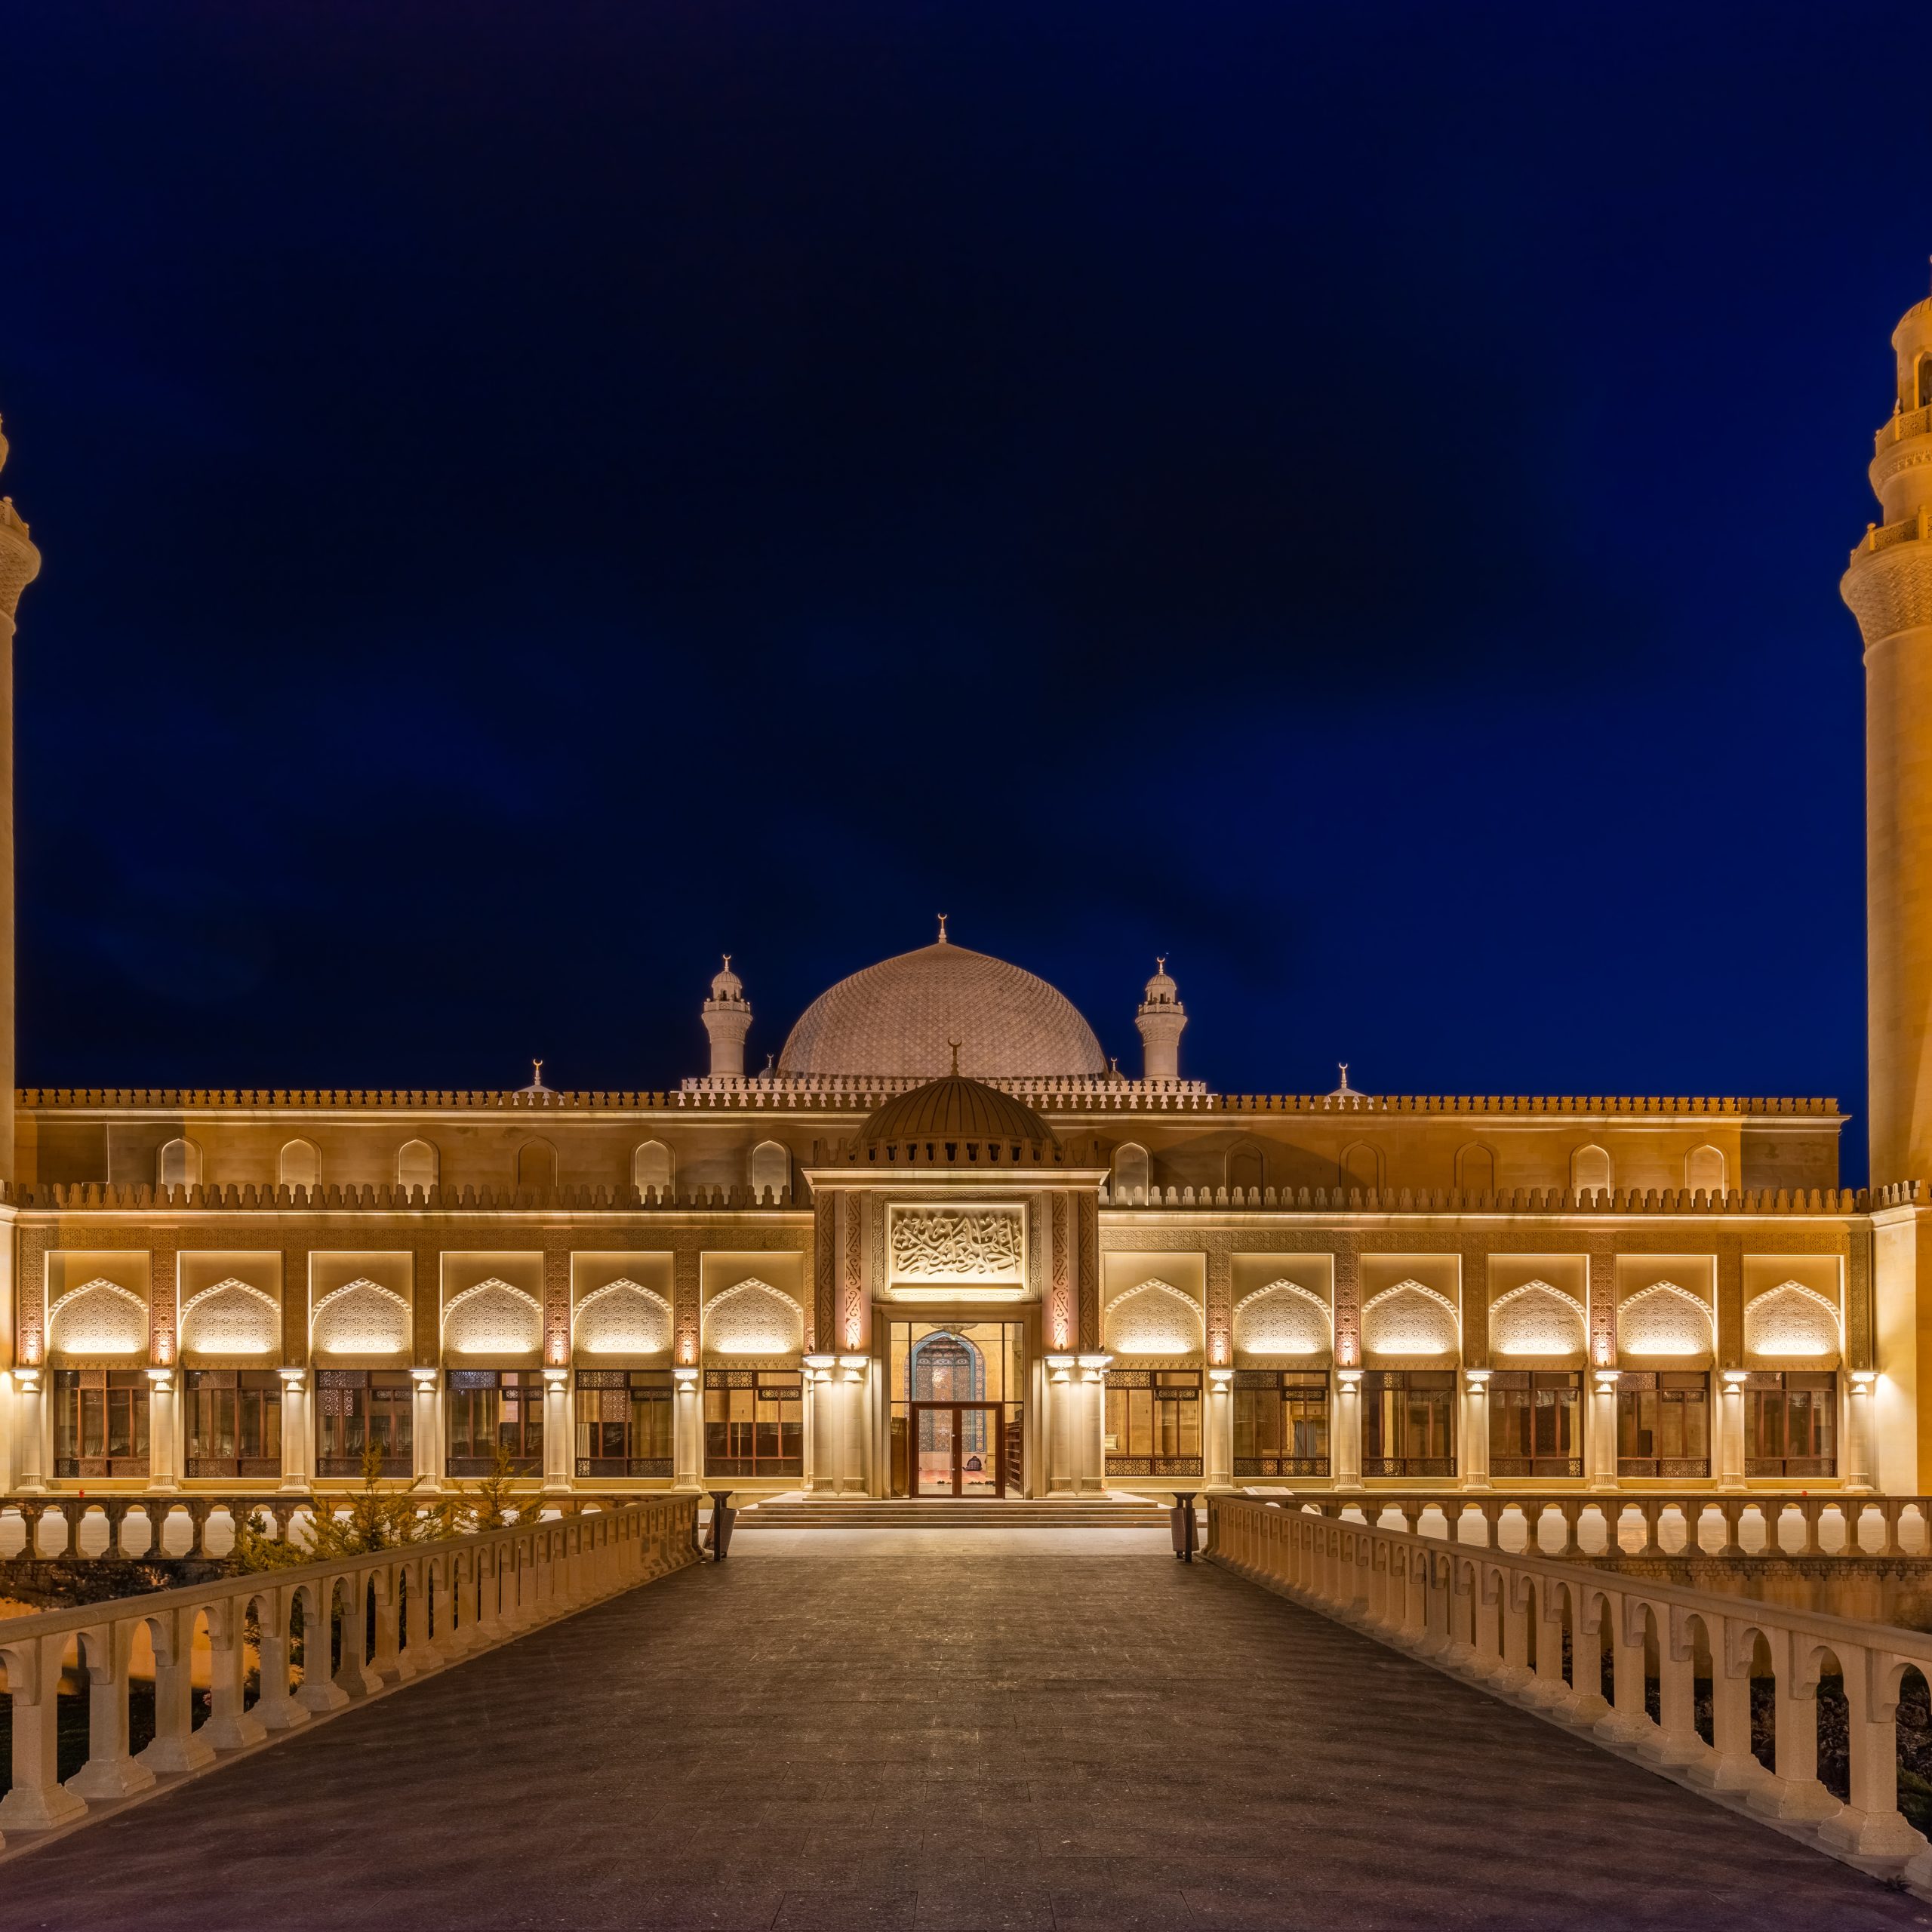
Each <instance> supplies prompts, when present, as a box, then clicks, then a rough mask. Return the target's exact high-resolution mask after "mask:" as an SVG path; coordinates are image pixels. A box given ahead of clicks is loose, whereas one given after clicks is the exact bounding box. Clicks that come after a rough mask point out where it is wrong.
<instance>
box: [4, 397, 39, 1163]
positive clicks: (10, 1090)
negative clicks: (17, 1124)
mask: <svg viewBox="0 0 1932 1932" xmlns="http://www.w3.org/2000/svg"><path fill="white" fill-rule="evenodd" d="M6 463H7V438H6V436H5V434H4V433H0V469H5V467H6ZM39 572H40V552H38V550H36V549H35V548H34V547H33V545H32V543H31V542H30V541H29V540H28V537H27V527H26V525H25V524H24V523H23V522H22V521H21V520H20V516H19V515H18V513H17V512H16V511H15V509H14V500H13V499H12V497H0V1180H4V1181H5V1182H7V1183H9V1184H10V1185H11V1183H12V1180H13V1178H14V611H15V609H16V608H17V607H18V605H19V604H20V592H22V591H23V590H24V589H26V587H27V586H28V585H29V584H30V583H32V581H33V580H34V579H35V577H37V576H38V574H39Z"/></svg>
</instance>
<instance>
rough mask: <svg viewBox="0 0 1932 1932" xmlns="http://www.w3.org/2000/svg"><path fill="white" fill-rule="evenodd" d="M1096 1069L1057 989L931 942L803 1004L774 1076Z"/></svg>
mask: <svg viewBox="0 0 1932 1932" xmlns="http://www.w3.org/2000/svg"><path fill="white" fill-rule="evenodd" d="M955 1040H957V1041H958V1042H959V1065H958V1071H959V1072H961V1073H964V1074H967V1075H971V1077H973V1078H977V1079H980V1080H995V1079H1017V1078H1026V1077H1029V1076H1032V1075H1043V1074H1085V1075H1091V1074H1097V1073H1103V1072H1106V1064H1107V1063H1106V1059H1105V1057H1103V1055H1102V1054H1101V1051H1100V1041H1098V1040H1097V1039H1096V1038H1094V1029H1093V1028H1092V1027H1091V1026H1088V1023H1086V1021H1085V1020H1083V1019H1081V1017H1080V1015H1079V1013H1078V1011H1076V1009H1075V1007H1074V1005H1073V1003H1072V1001H1070V1000H1069V999H1068V998H1067V997H1066V995H1065V994H1064V993H1062V992H1058V991H1057V990H1056V989H1054V988H1053V987H1051V986H1048V984H1047V983H1046V981H1045V980H1041V979H1036V978H1035V977H1034V976H1033V975H1032V974H1031V973H1025V972H1022V971H1020V968H1018V967H1017V966H1009V965H1008V964H1007V963H1006V961H1004V960H1003V959H992V958H988V957H987V955H986V954H985V953H983V952H974V951H973V950H972V949H971V948H970V947H968V946H953V945H951V944H949V943H948V942H947V941H946V940H940V941H939V943H937V945H935V946H921V948H920V949H918V952H902V953H900V955H899V956H898V957H897V958H896V959H882V960H881V961H879V963H878V964H877V965H876V966H868V967H867V968H866V969H865V971H863V972H862V973H854V974H853V975H852V977H851V978H850V979H849V980H840V981H839V983H838V985H836V986H833V987H831V988H829V989H828V990H826V992H822V993H820V995H819V996H818V998H817V999H815V1000H814V1001H812V1003H811V1005H810V1006H808V1007H807V1008H805V1011H804V1014H803V1015H802V1016H801V1017H800V1019H799V1021H798V1025H797V1026H794V1027H793V1028H792V1034H791V1038H789V1039H788V1040H787V1041H786V1042H785V1051H783V1053H782V1054H780V1055H779V1057H778V1068H779V1071H780V1072H781V1073H792V1074H805V1075H824V1074H839V1073H844V1074H862V1075H872V1076H874V1077H877V1078H887V1079H902V1078H903V1079H912V1080H936V1079H937V1078H940V1075H943V1074H945V1073H946V1072H949V1070H951V1069H952V1046H951V1044H950V1043H951V1042H952V1041H955Z"/></svg>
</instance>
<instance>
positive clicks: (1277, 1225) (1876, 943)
mask: <svg viewBox="0 0 1932 1932" xmlns="http://www.w3.org/2000/svg"><path fill="white" fill-rule="evenodd" d="M1893 340H1894V348H1895V349H1896V350H1897V395H1896V398H1895V404H1894V411H1893V412H1892V414H1891V416H1890V420H1888V421H1887V423H1886V424H1885V426H1884V428H1883V429H1881V430H1880V431H1879V432H1878V438H1877V453H1876V456H1875V460H1874V461H1873V463H1872V483H1873V486H1874V488H1875V491H1877V494H1878V497H1879V500H1880V502H1881V506H1882V521H1880V522H1878V523H1876V524H1875V525H1873V526H1872V528H1871V529H1869V531H1868V532H1867V533H1866V537H1864V539H1863V541H1862V542H1861V543H1860V545H1859V546H1858V548H1857V550H1856V551H1855V552H1854V554H1853V556H1852V560H1851V563H1850V568H1849V569H1848V571H1847V573H1846V574H1845V577H1844V585H1843V590H1844V598H1845V601H1847V604H1848V605H1850V608H1851V609H1852V611H1854V614H1855V615H1856V616H1857V620H1858V622H1859V624H1860V627H1861V629H1862V631H1863V637H1864V643H1865V652H1866V677H1867V689H1868V705H1869V736H1868V755H1867V786H1868V804H1869V854H1868V884H1869V949H1870V976H1871V1020H1870V1027H1871V1047H1870V1061H1871V1064H1870V1072H1871V1097H1870V1109H1871V1120H1870V1126H1871V1134H1870V1140H1871V1148H1872V1180H1873V1183H1874V1185H1873V1186H1872V1188H1870V1189H1858V1190H1856V1191H1854V1190H1853V1189H1849V1188H1847V1187H1844V1186H1841V1184H1840V1176H1839V1171H1838V1141H1839V1136H1840V1134H1841V1131H1842V1129H1843V1128H1844V1124H1845V1118H1846V1117H1845V1116H1844V1115H1843V1114H1841V1112H1840V1111H1839V1109H1838V1106H1837V1104H1836V1103H1835V1102H1834V1101H1832V1100H1826V1099H1819V1098H1804V1097H1796V1098H1792V1097H1785V1098H1755V1097H1752V1098H1735V1097H1721V1098H1695V1097H1672V1096H1664V1097H1622V1096H1616V1097H1613V1096H1606V1095H1597V1094H1567V1095H1537V1096H1532V1097H1521V1096H1515V1097H1512V1096H1501V1097H1499V1096H1494V1095H1491V1096H1482V1095H1477V1096H1468V1095H1463V1096H1423V1095H1389V1094H1370V1093H1364V1092H1359V1091H1356V1090H1355V1088H1353V1087H1352V1085H1351V1084H1349V1081H1348V1079H1347V1078H1346V1072H1344V1074H1343V1078H1342V1079H1341V1081H1340V1083H1339V1084H1338V1085H1337V1087H1336V1088H1335V1089H1334V1091H1331V1092H1328V1093H1324V1094H1217V1093H1211V1092H1210V1091H1207V1088H1205V1087H1204V1085H1203V1084H1202V1083H1201V1082H1199V1081H1195V1080H1191V1079H1189V1078H1186V1076H1185V1075H1184V1073H1183V1063H1184V1057H1185V1056H1184V1051H1183V1044H1184V1041H1185V1038H1186V1027H1187V1023H1188V1014H1187V1009H1186V1005H1185V1004H1184V1003H1183V999H1182V997H1181V992H1180V986H1179V985H1178V984H1177V980H1176V978H1175V977H1174V976H1173V975H1171V974H1169V973H1168V971H1167V970H1166V964H1165V962H1164V961H1163V962H1161V963H1160V964H1158V966H1157V968H1156V970H1155V973H1154V974H1153V977H1152V978H1150V979H1149V980H1147V982H1146V986H1145V988H1144V990H1143V994H1142V997H1141V999H1140V1004H1139V1006H1138V1008H1137V1011H1136V1014H1135V1023H1136V1026H1137V1029H1138V1031H1139V1033H1140V1041H1141V1049H1142V1051H1141V1059H1140V1071H1139V1074H1138V1076H1137V1077H1133V1076H1131V1075H1128V1074H1125V1073H1123V1072H1120V1071H1119V1070H1118V1069H1116V1068H1115V1066H1112V1065H1111V1064H1110V1063H1109V1061H1108V1060H1107V1058H1106V1056H1105V1055H1104V1054H1103V1052H1102V1051H1101V1048H1100V1041H1099V1040H1098V1039H1097V1038H1096V1036H1095V1034H1094V1029H1093V1028H1092V1026H1091V1025H1090V1024H1089V1023H1088V1020H1087V1019H1086V1018H1085V1017H1083V1016H1082V1015H1081V1014H1080V1013H1079V1012H1078V1011H1076V1010H1075V1008H1074V1007H1073V1006H1072V1004H1071V1003H1070V1002H1069V1001H1067V1000H1066V998H1064V997H1063V995H1061V994H1060V992H1057V991H1056V990H1055V989H1054V987H1052V986H1049V985H1048V984H1047V983H1046V982H1045V981H1044V980H1041V979H1039V978H1038V977H1035V975H1034V974H1031V973H1029V972H1027V971H1025V970H1023V968H1021V967H1020V966H1017V965H1014V964H1008V963H1007V962H1006V961H1002V960H999V959H995V958H990V957H989V956H987V955H985V954H983V953H981V952H977V951H975V950H974V949H972V948H971V946H968V945H966V944H963V943H958V940H955V939H954V938H953V937H951V936H949V934H948V933H947V932H946V930H945V929H944V928H943V926H942V928H941V930H940V932H939V934H938V936H937V938H936V939H935V940H934V942H933V943H931V944H929V945H925V946H920V947H918V949H915V950H913V951H911V952H903V953H900V955H897V957H895V958H888V959H886V960H884V961H881V962H880V963H879V964H875V965H872V966H868V967H866V968H864V969H863V971H857V972H855V973H854V974H852V975H851V977H849V978H847V979H844V980H841V981H840V982H839V983H838V984H837V985H836V986H832V987H830V988H829V989H827V990H826V992H823V993H822V994H820V995H819V997H818V998H817V999H816V1000H814V1001H813V1002H812V1004H811V1005H810V1006H809V1007H808V1008H807V1009H806V1011H804V1014H801V1016H800V1017H798V1020H797V1022H796V1023H795V1025H794V1026H792V1029H791V1030H790V1032H789V1034H788V1035H786V1039H785V1041H784V1044H783V1048H781V1049H780V1051H778V1052H777V1055H776V1057H775V1063H774V1064H773V1065H772V1066H770V1067H769V1068H768V1070H767V1071H765V1072H746V1047H747V1042H748V1040H749V1037H750V1035H751V1033H752V1029H753V1025H754V1021H753V1011H752V1001H751V999H750V998H749V995H748V994H747V991H746V986H745V983H744V981H743V980H742V979H741V978H740V976H739V974H737V972H735V971H733V969H732V966H731V961H729V960H727V961H725V962H724V968H723V970H721V971H720V972H719V973H718V974H717V976H716V977H715V978H714V979H713V980H712V983H711V986H710V989H709V997H708V998H706V999H705V1000H704V1001H703V1008H702V1013H703V1023H704V1026H705V1028H706V1032H707V1034H708V1035H709V1067H708V1069H707V1070H706V1071H705V1072H703V1073H701V1074H697V1075H694V1076H693V1077H692V1078H689V1079H687V1080H685V1081H684V1082H683V1084H681V1086H680V1087H679V1088H677V1089H676V1090H675V1091H668V1092H617V1091H612V1092H583V1093H578V1092H559V1091H552V1089H551V1088H549V1087H548V1086H546V1085H545V1084H543V1081H542V1078H541V1075H540V1070H539V1075H538V1077H537V1078H536V1079H535V1080H534V1081H533V1082H532V1084H531V1085H529V1086H528V1087H526V1088H523V1089H521V1091H516V1092H440V1091H439V1092H430V1091H401V1090H396V1091H388V1090H384V1091H354V1092H349V1091H227V1090H218V1089H205V1090H202V1089H197V1090H194V1091H141V1090H131V1089H111V1090H100V1089H88V1090H80V1089H67V1088H28V1089H25V1090H22V1091H20V1092H19V1094H18V1096H17V1107H16V1109H15V1110H14V1112H13V1113H12V1115H11V1116H5V1115H3V1114H0V1178H4V1180H5V1182H6V1183H7V1185H6V1193H5V1202H4V1204H0V1221H4V1223H5V1229H6V1235H5V1239H4V1241H0V1257H4V1266H5V1275H4V1278H0V1493H3V1492H13V1493H17V1494H33V1493H38V1492H55V1493H58V1492H60V1491H69V1490H72V1489H75V1488H78V1487H86V1488H87V1489H88V1491H90V1492H91V1493H99V1492H100V1491H104V1490H105V1491H114V1490H124V1491H159V1492H167V1493H178V1492H181V1491H187V1492H190V1493H192V1492H193V1491H195V1490H196V1489H198V1488H200V1489H204V1490H207V1491H219V1492H220V1493H223V1494H235V1493H238V1492H245V1491H251V1490H254V1489H259V1490H260V1491H262V1492H263V1493H264V1494H272V1493H303V1492H307V1491H311V1490H313V1489H317V1488H321V1489H326V1488H328V1487H330V1486H331V1485H338V1484H352V1483H355V1482H356V1481H359V1480H360V1478H361V1472H362V1466H363V1451H364V1450H365V1447H366V1446H367V1445H368V1444H380V1445H381V1446H382V1447H383V1450H384V1451H385V1455H386V1464H385V1466H386V1469H387V1470H388V1471H389V1472H391V1473H394V1474H408V1475H414V1476H415V1477H417V1478H420V1479H421V1481H422V1484H423V1487H424V1488H425V1489H426V1490H432V1491H433V1490H434V1489H435V1488H437V1487H440V1486H441V1485H443V1484H448V1483H449V1482H451V1481H461V1480H466V1479H469V1478H474V1477H475V1476H477V1475H480V1474H483V1473H486V1472H488V1470H489V1469H490V1468H491V1465H492V1460H493V1458H494V1456H495V1455H496V1454H497V1451H498V1449H499V1447H506V1448H507V1449H508V1450H509V1453H510V1454H512V1457H514V1458H515V1463H516V1466H517V1467H518V1469H519V1470H521V1471H522V1472H525V1473H527V1474H528V1475H530V1476H531V1477H533V1478H540V1479H541V1481H543V1484H544V1485H545V1486H546V1487H547V1488H549V1489H550V1490H552V1491H555V1492H556V1493H558V1494H565V1493H568V1492H571V1491H598V1492H603V1493H608V1492H614V1491H626V1490H633V1489H635V1490H649V1489H652V1488H673V1487H675V1488H681V1489H687V1490H688V1489H692V1488H695V1487H700V1486H705V1487H728V1488H731V1489H732V1490H734V1491H737V1492H740V1494H741V1495H742V1494H747V1493H752V1494H755V1493H767V1494H774V1493H787V1492H793V1491H804V1492H807V1493H808V1494H811V1495H812V1496H814V1497H859V1496H865V1497H878V1498H887V1497H914V1496H924V1497H959V1498H962V1499H963V1498H967V1497H975V1498H978V1499H980V1500H983V1501H986V1502H992V1501H994V1500H1001V1499H1011V1498H1017V1497H1097V1496H1100V1495H1101V1494H1123V1493H1126V1494H1135V1495H1140V1496H1146V1495H1149V1494H1162V1495H1164V1494H1168V1493H1169V1492H1171V1491H1176V1490H1184V1491H1185V1490H1201V1489H1206V1488H1217V1487H1251V1488H1254V1489H1258V1490H1264V1491H1265V1490H1269V1489H1280V1488H1284V1487H1293V1488H1294V1489H1296V1490H1297V1491H1324V1490H1333V1491H1363V1490H1371V1491H1372V1490H1375V1489H1377V1488H1381V1489H1383V1490H1386V1491H1422V1490H1429V1489H1441V1490H1464V1491H1481V1490H1484V1489H1487V1488H1491V1487H1508V1488H1510V1489H1514V1490H1524V1489H1536V1488H1539V1487H1547V1488H1548V1489H1549V1490H1551V1491H1562V1490H1564V1489H1569V1490H1583V1489H1586V1488H1587V1489H1592V1490H1605V1491H1607V1490H1618V1489H1622V1490H1626V1491H1630V1492H1632V1493H1634V1494H1643V1493H1644V1492H1646V1491H1680V1492H1681V1491H1694V1490H1698V1489H1709V1490H1712V1491H1741V1490H1745V1489H1748V1488H1749V1487H1752V1486H1755V1485H1764V1486H1766V1487H1786V1488H1793V1487H1795V1488H1806V1489H1812V1490H1826V1489H1831V1488H1834V1487H1842V1488H1844V1489H1848V1490H1865V1489H1871V1488H1874V1487H1877V1488H1881V1489H1883V1490H1885V1491H1891V1492H1894V1493H1906V1494H1917V1493H1918V1492H1920V1491H1923V1490H1924V1489H1926V1488H1927V1487H1928V1486H1932V1442H1928V1440H1927V1431H1928V1427H1932V1393H1929V1394H1928V1401H1927V1404H1923V1405H1922V1404H1921V1403H1920V1402H1919V1401H1918V1373H1919V1368H1920V1366H1921V1362H1924V1363H1926V1364H1927V1367H1928V1370H1932V1358H1928V1354H1927V1350H1928V1343H1929V1342H1932V1319H1928V1316H1927V1311H1926V1305H1925V1304H1924V1303H1921V1297H1920V1287H1921V1281H1922V1280H1925V1279H1926V1278H1927V1269H1926V1266H1925V1263H1924V1261H1923V1260H1922V1259H1921V1257H1922V1255H1924V1254H1925V1253H1926V1252H1927V1249H1926V1246H1925V1244H1926V1243H1927V1236H1928V1232H1932V1228H1928V1220H1927V1216H1928V1212H1932V1200H1929V1199H1928V1195H1927V1181H1928V1180H1932V894H1927V892H1925V891H1924V890H1923V889H1922V888H1921V881H1924V880H1925V879H1927V878H1932V301H1928V302H1924V303H1920V304H1919V305H1918V306H1917V307H1915V309H1912V310H1911V311H1910V312H1909V313H1908V314H1907V315H1906V317H1905V318H1904V319H1903V321H1901V323H1900V325H1899V328H1898V330H1897V332H1896V334H1895V335H1894V338H1893ZM4 459H5V442H4V441H0V461H4ZM39 561H40V559H39V554H38V551H37V550H36V549H35V547H34V546H33V545H32V542H31V540H30V539H29V535H28V532H27V528H26V525H25V524H24V523H23V522H22V521H20V518H19V517H18V515H17V513H16V512H14V509H13V507H12V505H11V502H5V503H0V620H4V625H3V626H0V648H3V649H0V662H4V663H5V664H7V665H8V666H9V667H10V666H11V636H12V626H13V617H14V611H15V609H16V607H17V604H18V602H19V600H20V594H21V592H22V590H23V588H24V586H26V584H27V583H29V581H30V580H32V577H34V575H35V573H36V571H38V567H39ZM0 683H4V688H5V692H6V694H7V696H6V702H7V703H8V716H7V718H5V721H4V724H5V728H4V730H0V756H4V757H5V758H8V759H9V760H10V759H11V739H12V731H11V674H10V673H9V675H8V678H6V679H5V680H4V681H0ZM11 791H12V777H11V765H10V764H9V766H8V768H7V769H6V770H5V771H0V800H5V801H11ZM6 809H7V813H8V816H7V817H6V819H5V822H4V826H5V829H4V832H0V866H4V873H3V874H0V1055H4V1066H0V1080H4V1084H5V1085H6V1086H8V1087H11V1086H12V1085H13V1084H14V1083H13V1044H12V1042H13V944H12V899H13V893H12V838H11V805H10V804H8V807H7V808H6ZM961 937H962V938H963V937H965V936H964V935H963V934H962V935H961ZM1130 984H1131V983H1130ZM1124 1005H1125V1001H1124V1000H1123V1011H1122V1014H1121V1017H1123V1018H1124ZM1927 1286H1928V1290H1929V1291H1932V1281H1927Z"/></svg>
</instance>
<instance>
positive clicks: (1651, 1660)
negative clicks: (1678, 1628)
mask: <svg viewBox="0 0 1932 1932" xmlns="http://www.w3.org/2000/svg"><path fill="white" fill-rule="evenodd" d="M1637 1614H1638V1616H1640V1617H1642V1619H1643V1620H1644V1715H1645V1716H1646V1717H1647V1718H1649V1719H1650V1721H1651V1723H1653V1724H1661V1723H1663V1632H1662V1631H1661V1630H1660V1629H1659V1628H1658V1626H1657V1612H1656V1611H1654V1610H1653V1609H1652V1608H1651V1606H1650V1605H1649V1604H1642V1605H1641V1606H1640V1607H1639V1608H1638V1613H1637Z"/></svg>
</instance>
